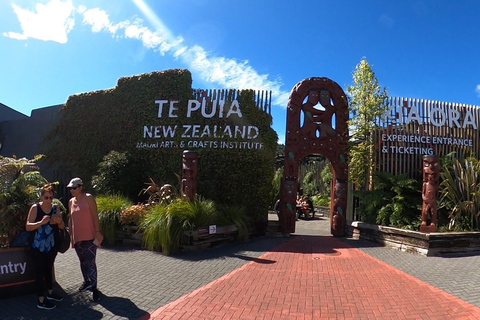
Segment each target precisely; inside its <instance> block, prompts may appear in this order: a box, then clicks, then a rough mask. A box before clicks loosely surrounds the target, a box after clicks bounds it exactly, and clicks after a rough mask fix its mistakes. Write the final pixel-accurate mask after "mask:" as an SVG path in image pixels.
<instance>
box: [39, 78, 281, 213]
mask: <svg viewBox="0 0 480 320" xmlns="http://www.w3.org/2000/svg"><path fill="white" fill-rule="evenodd" d="M191 83H192V78H191V74H190V72H189V71H188V70H167V71H164V72H152V73H149V74H142V75H138V76H133V77H126V78H121V79H119V80H118V83H117V86H116V87H115V88H114V89H110V90H102V91H96V92H88V93H84V94H80V95H75V96H71V97H69V99H68V101H67V103H66V105H65V107H64V108H63V109H62V110H61V113H62V119H61V121H60V122H59V124H58V125H57V126H56V128H54V129H53V130H52V131H51V132H50V134H49V137H48V138H47V139H49V140H50V141H53V143H51V144H50V146H51V148H50V149H49V150H48V159H49V160H50V161H53V162H57V163H58V164H60V165H61V166H64V167H68V168H70V169H71V170H72V171H73V172H75V173H76V175H78V176H81V177H82V179H83V180H84V182H88V181H91V178H92V176H94V175H97V177H96V180H94V182H95V184H96V183H97V182H98V181H100V180H98V179H101V178H102V177H103V178H105V179H106V180H109V179H110V182H107V183H105V185H104V187H106V188H107V189H114V190H113V191H115V192H120V193H122V194H124V195H126V196H128V197H129V198H131V200H133V201H134V202H137V201H143V200H145V199H140V198H138V194H139V192H140V190H142V189H143V188H144V187H145V185H144V183H145V182H147V181H150V180H149V179H150V178H152V179H153V180H154V181H155V182H157V183H158V184H159V185H163V184H167V183H168V184H171V185H173V186H175V187H179V185H178V176H179V175H181V158H182V152H183V150H184V148H181V147H178V148H155V149H141V148H140V149H138V148H137V142H139V141H145V142H147V141H148V142H157V141H158V139H144V137H143V127H144V126H153V125H163V126H165V125H167V126H168V125H170V126H174V125H177V126H179V127H182V125H184V124H200V125H202V124H207V122H208V124H209V125H211V126H213V125H219V126H224V125H253V126H256V127H257V128H258V130H259V138H257V139H256V141H255V142H261V143H262V144H263V148H262V149H260V150H258V149H227V148H223V149H209V148H189V149H191V150H193V151H197V152H198V154H199V162H198V163H199V165H198V170H199V171H198V186H197V193H198V194H199V195H201V196H203V197H204V198H207V199H211V200H213V201H215V203H218V204H229V205H232V204H238V205H244V206H245V207H246V208H248V211H247V214H248V216H249V217H250V219H252V220H260V221H265V220H266V219H267V210H268V207H269V206H271V203H270V198H269V196H268V195H269V193H270V192H271V182H272V178H273V175H274V171H273V170H272V164H273V163H274V158H275V151H276V146H277V139H278V137H277V134H276V132H275V131H274V130H273V129H271V127H270V125H271V123H272V117H271V115H269V114H268V113H266V112H264V111H263V110H260V109H259V108H258V107H257V106H256V105H255V99H254V98H255V96H254V92H253V91H251V90H243V91H241V92H240V93H239V95H238V97H237V100H238V101H239V103H240V108H241V112H242V118H239V117H238V116H236V115H233V116H230V117H228V118H225V117H223V118H220V117H213V118H210V119H205V118H204V117H202V116H201V114H200V112H196V113H194V114H192V116H191V117H190V118H187V117H186V110H187V105H188V100H189V99H192V98H193V95H192V88H191ZM232 92H233V91H232ZM159 99H165V100H178V104H177V107H178V110H177V115H178V117H168V115H167V114H168V112H167V111H168V110H165V111H164V113H163V115H162V117H161V118H158V117H157V115H158V105H157V104H155V100H159ZM181 139H182V138H181V136H180V134H178V135H176V136H175V137H174V138H172V139H171V140H173V141H174V142H176V143H177V144H178V143H179V142H180V140H181ZM197 140H199V141H202V140H206V141H211V140H212V138H211V137H205V138H200V139H197ZM226 140H227V139H226V138H225V139H223V141H226ZM231 142H235V140H234V139H232V141H231ZM186 148H188V147H187V146H186V147H185V149H186ZM112 150H114V151H115V152H116V154H117V155H120V154H126V157H127V160H128V162H127V163H126V164H125V167H122V165H123V162H122V161H120V160H121V159H120V158H121V157H120V156H119V157H117V158H116V160H115V161H113V163H115V165H114V167H117V168H118V169H120V167H122V170H125V171H122V172H125V174H121V173H120V171H119V173H118V174H117V176H116V182H115V184H118V185H113V182H111V179H113V178H114V177H115V173H116V171H115V170H116V169H112V170H110V169H109V170H110V171H109V172H108V173H105V172H103V170H104V169H105V168H104V165H106V164H107V162H112V161H110V160H109V161H103V163H102V164H101V165H100V167H101V168H100V167H99V165H98V164H99V163H100V162H102V159H104V157H105V156H107V155H108V154H109V153H110V152H111V151H112ZM110 156H111V154H110ZM99 170H100V171H99ZM107 178H108V179H107ZM99 185H101V184H99ZM102 187H103V186H102ZM87 188H88V186H87ZM117 188H118V189H122V190H115V189H117Z"/></svg>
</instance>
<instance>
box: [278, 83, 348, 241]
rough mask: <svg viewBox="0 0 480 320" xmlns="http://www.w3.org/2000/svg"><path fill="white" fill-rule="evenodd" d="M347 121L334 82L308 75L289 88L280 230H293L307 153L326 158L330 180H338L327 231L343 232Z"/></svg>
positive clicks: (344, 104)
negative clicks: (299, 180)
mask: <svg viewBox="0 0 480 320" xmlns="http://www.w3.org/2000/svg"><path fill="white" fill-rule="evenodd" d="M347 120H348V103H347V99H346V96H345V93H344V92H343V90H342V88H341V87H340V86H339V85H338V84H337V83H336V82H334V81H332V80H330V79H328V78H308V79H305V80H302V81H300V82H299V83H297V84H296V85H295V86H294V87H293V89H292V91H291V93H290V98H289V100H288V105H287V123H286V130H285V132H286V137H285V138H286V139H285V140H286V141H285V161H284V170H283V179H282V187H281V190H280V208H279V209H280V213H279V218H280V228H281V231H282V232H283V233H293V232H295V218H296V215H295V207H296V195H297V191H298V167H299V165H300V162H301V161H302V160H303V158H305V157H307V156H309V155H312V154H317V155H323V156H325V157H326V158H328V159H329V160H330V163H331V166H332V171H333V178H334V181H338V183H339V187H338V188H341V189H342V191H340V190H338V191H335V198H334V197H332V206H331V214H330V219H331V220H330V224H331V232H332V234H333V235H335V236H343V235H344V234H345V222H346V220H345V210H346V203H347V200H346V199H347V193H346V181H347V178H348V168H347V141H348V126H347ZM333 193H334V192H333V190H332V194H333ZM334 199H336V202H337V204H336V205H334V203H333V201H334ZM334 216H335V217H336V218H335V219H336V220H335V223H334V221H333V217H334Z"/></svg>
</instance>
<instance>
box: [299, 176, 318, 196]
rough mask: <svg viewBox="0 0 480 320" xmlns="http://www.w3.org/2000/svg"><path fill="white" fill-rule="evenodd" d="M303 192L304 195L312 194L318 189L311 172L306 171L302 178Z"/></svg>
mask: <svg viewBox="0 0 480 320" xmlns="http://www.w3.org/2000/svg"><path fill="white" fill-rule="evenodd" d="M302 185H303V194H305V195H309V196H311V195H314V194H316V193H317V191H318V183H317V181H316V180H315V179H314V175H313V172H311V171H310V172H307V174H306V175H305V177H304V178H303V184H302Z"/></svg>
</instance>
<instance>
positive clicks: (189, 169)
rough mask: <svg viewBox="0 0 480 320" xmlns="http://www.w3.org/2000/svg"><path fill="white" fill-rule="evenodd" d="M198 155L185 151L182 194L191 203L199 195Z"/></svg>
mask: <svg viewBox="0 0 480 320" xmlns="http://www.w3.org/2000/svg"><path fill="white" fill-rule="evenodd" d="M197 174H198V153H197V152H195V151H189V150H185V151H183V156H182V183H181V194H182V196H183V197H187V198H188V199H190V201H191V202H193V201H194V199H195V195H196V194H197Z"/></svg>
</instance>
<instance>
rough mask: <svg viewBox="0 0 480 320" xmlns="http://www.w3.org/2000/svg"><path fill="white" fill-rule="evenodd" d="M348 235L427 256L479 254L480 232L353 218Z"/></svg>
mask: <svg viewBox="0 0 480 320" xmlns="http://www.w3.org/2000/svg"><path fill="white" fill-rule="evenodd" d="M347 232H348V236H349V237H352V238H354V239H365V240H370V241H374V242H377V243H381V244H382V245H384V246H387V247H392V248H396V249H399V250H402V251H406V252H415V253H419V254H423V255H426V256H441V255H445V254H454V253H457V254H458V253H461V254H480V232H432V233H424V232H419V231H412V230H404V229H398V228H392V227H385V226H379V225H373V224H368V223H363V222H360V221H351V222H350V223H349V224H348V230H347Z"/></svg>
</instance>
